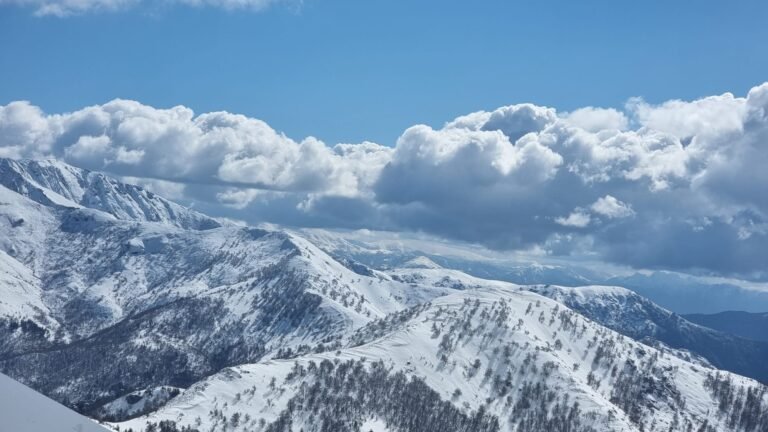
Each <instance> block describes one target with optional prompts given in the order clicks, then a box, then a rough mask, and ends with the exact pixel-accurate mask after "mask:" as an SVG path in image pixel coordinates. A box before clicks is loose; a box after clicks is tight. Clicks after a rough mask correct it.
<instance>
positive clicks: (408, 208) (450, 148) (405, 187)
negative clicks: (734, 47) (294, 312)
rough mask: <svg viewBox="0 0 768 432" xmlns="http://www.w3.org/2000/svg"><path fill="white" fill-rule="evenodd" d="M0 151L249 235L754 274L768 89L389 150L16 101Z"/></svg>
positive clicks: (561, 118)
mask: <svg viewBox="0 0 768 432" xmlns="http://www.w3.org/2000/svg"><path fill="white" fill-rule="evenodd" d="M0 156H5V157H14V158H20V157H31V158H43V157H54V158H59V159H62V160H65V161H66V162H69V163H71V164H73V165H76V166H80V167H83V168H88V169H93V170H102V171H106V172H109V173H112V174H115V175H119V176H123V177H125V178H130V179H131V180H132V181H134V182H137V183H140V184H142V185H144V186H146V187H148V188H152V189H155V190H157V191H159V192H160V193H163V192H164V191H165V192H166V193H167V194H170V195H173V197H175V198H177V199H182V200H186V201H187V202H194V203H195V204H196V205H198V206H200V208H202V209H204V210H208V211H210V212H213V213H219V214H226V215H229V216H233V217H239V218H243V219H246V220H249V221H251V222H256V221H268V222H276V223H283V224H292V225H302V226H327V227H358V228H374V229H393V230H412V231H422V232H427V233H431V234H436V235H439V236H442V237H445V238H450V239H458V240H464V241H470V242H475V243H480V244H484V245H486V246H490V247H493V248H497V249H509V250H511V249H515V250H529V251H530V250H533V251H538V252H540V253H546V254H552V255H581V256H583V255H589V256H591V257H592V258H599V259H602V260H605V261H609V262H614V263H619V264H625V265H630V266H634V267H638V268H668V269H675V270H700V271H704V272H707V273H711V274H717V275H737V276H740V277H749V278H762V279H764V278H766V258H765V257H766V256H768V219H767V218H768V170H766V169H765V167H766V166H768V83H766V84H763V85H761V86H758V87H755V88H753V89H751V90H750V91H749V93H748V94H747V95H746V97H736V96H734V95H732V94H724V95H720V96H712V97H707V98H703V99H700V100H695V101H679V100H674V101H669V102H666V103H663V104H659V105H651V104H648V103H645V102H644V101H642V100H641V99H633V100H630V101H629V102H628V103H627V105H626V107H625V109H624V110H615V109H603V108H595V107H585V108H582V109H579V110H575V111H572V112H569V113H558V112H557V111H556V110H555V109H553V108H548V107H541V106H536V105H532V104H520V105H511V106H506V107H501V108H499V109H496V110H494V111H490V112H486V111H482V112H475V113H471V114H468V115H465V116H462V117H459V118H456V119H454V120H452V121H449V122H447V123H446V124H445V125H443V126H442V127H440V128H434V127H430V126H427V125H414V126H412V127H410V128H408V129H407V130H405V131H404V132H403V134H402V135H401V136H400V138H399V139H398V140H397V143H396V144H395V145H394V147H388V146H383V145H379V144H375V143H371V142H364V143H359V144H336V145H333V146H329V145H326V144H325V143H323V142H321V141H319V140H317V139H315V138H313V137H308V138H304V139H302V140H294V139H291V138H289V137H287V136H285V135H284V134H282V133H279V132H277V131H275V130H274V129H272V128H271V127H270V126H269V125H267V124H266V123H264V122H263V121H260V120H257V119H253V118H248V117H245V116H241V115H236V114H231V113H227V112H214V113H205V114H199V115H195V114H194V113H193V112H192V111H191V110H190V109H188V108H185V107H181V106H178V107H173V108H169V109H158V108H154V107H150V106H147V105H143V104H141V103H139V102H135V101H127V100H114V101H112V102H109V103H106V104H104V105H99V106H92V107H87V108H83V109H81V110H79V111H75V112H72V113H66V114H46V113H44V112H43V111H42V110H41V109H40V108H38V107H36V106H34V105H32V104H31V103H29V102H13V103H10V104H8V105H5V106H2V107H0Z"/></svg>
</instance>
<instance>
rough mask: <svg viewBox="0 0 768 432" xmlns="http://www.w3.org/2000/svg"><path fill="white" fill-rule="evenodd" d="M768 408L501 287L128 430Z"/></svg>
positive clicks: (590, 420)
mask: <svg viewBox="0 0 768 432" xmlns="http://www.w3.org/2000/svg"><path fill="white" fill-rule="evenodd" d="M723 394H727V396H723ZM736 394H740V395H746V396H741V397H739V398H736V399H733V398H732V395H736ZM745 397H746V398H747V399H749V400H750V402H746V399H745ZM766 408H768V398H766V396H765V387H763V386H761V385H760V384H758V383H756V382H754V381H752V380H750V379H747V378H743V377H739V376H736V375H732V374H729V373H723V372H719V371H717V370H714V369H712V368H710V367H708V366H706V365H703V364H701V363H697V362H689V361H685V360H682V359H680V358H679V357H677V356H674V355H670V354H666V353H664V352H662V351H659V350H656V349H654V348H651V347H649V346H647V345H643V344H641V343H639V342H636V341H634V340H632V339H630V338H626V337H624V336H622V335H620V334H618V333H616V332H613V331H611V330H608V329H606V328H605V327H602V326H600V325H598V324H597V323H595V322H593V321H590V320H589V319H587V318H585V317H583V316H581V315H579V314H578V313H576V312H574V311H573V310H571V309H569V308H567V307H565V306H563V305H562V304H560V303H558V302H556V301H553V300H551V299H549V298H546V297H542V296H540V295H537V294H535V293H532V292H530V291H527V290H525V289H523V288H520V287H513V286H507V287H499V286H495V287H485V288H476V289H469V290H466V291H457V292H455V293H454V294H451V295H448V296H444V297H440V298H438V299H435V300H434V301H432V302H430V303H426V304H423V305H420V306H416V307H414V308H411V309H408V310H406V311H403V312H400V313H397V314H393V315H391V316H389V317H386V318H383V319H380V320H376V321H374V322H372V323H370V324H368V325H366V326H365V327H363V328H361V329H359V330H357V331H356V332H354V333H352V335H351V336H350V337H348V338H346V339H345V342H344V347H343V348H341V349H338V350H333V351H326V352H321V353H316V354H307V355H300V356H296V357H293V358H290V359H283V360H274V359H273V360H268V361H261V362H258V363H254V364H249V365H242V366H238V367H233V368H228V369H226V370H224V371H222V372H220V373H218V374H216V375H214V376H212V377H210V378H208V379H206V380H204V381H202V382H200V383H198V384H196V385H194V386H192V387H190V388H189V389H187V390H186V391H184V392H183V393H182V394H181V395H180V396H178V397H176V398H175V399H173V400H171V401H170V402H169V403H168V404H167V405H166V406H165V407H163V408H161V409H160V410H158V411H156V412H154V413H152V414H150V415H148V416H145V417H141V418H137V419H134V420H131V421H129V422H126V423H121V424H120V427H121V429H125V428H133V429H134V430H139V429H140V428H142V427H144V426H145V425H146V424H148V423H149V424H152V423H158V422H160V421H174V422H176V423H177V424H178V425H179V426H190V427H193V428H196V429H198V430H206V431H207V430H216V431H221V430H228V431H248V430H267V431H288V430H305V431H310V430H312V431H314V430H318V431H319V430H334V431H347V430H349V431H357V430H368V428H375V427H377V428H379V429H375V430H425V431H426V430H435V431H437V430H477V431H494V430H518V431H544V430H551V431H617V430H621V431H641V430H644V431H668V430H673V431H678V430H680V431H684V430H704V431H721V430H733V431H736V430H765V428H766V427H768V414H766V412H765V411H764V410H765V409H766ZM732 419H735V420H732Z"/></svg>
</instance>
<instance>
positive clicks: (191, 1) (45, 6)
mask: <svg viewBox="0 0 768 432" xmlns="http://www.w3.org/2000/svg"><path fill="white" fill-rule="evenodd" d="M279 1H286V0H160V1H150V0H0V6H8V5H12V6H20V7H25V8H31V9H32V10H33V11H34V14H35V15H37V16H57V17H66V16H70V15H80V14H84V13H98V12H115V11H121V10H126V9H130V8H134V7H138V6H142V5H143V6H145V7H164V6H173V5H186V6H194V7H202V6H208V7H218V8H223V9H227V10H254V11H258V10H261V9H264V8H267V7H269V6H270V5H271V4H273V3H277V2H279Z"/></svg>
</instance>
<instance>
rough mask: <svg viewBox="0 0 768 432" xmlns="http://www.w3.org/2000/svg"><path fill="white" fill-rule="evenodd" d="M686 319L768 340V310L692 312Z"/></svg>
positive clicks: (717, 328)
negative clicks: (758, 311)
mask: <svg viewBox="0 0 768 432" xmlns="http://www.w3.org/2000/svg"><path fill="white" fill-rule="evenodd" d="M685 319H687V320H689V321H691V322H695V323H697V324H701V325H703V326H706V327H710V328H713V329H715V330H720V331H722V332H726V333H730V334H734V335H737V336H740V337H743V338H746V339H752V340H758V341H763V342H768V312H761V313H750V312H743V311H727V312H719V313H716V314H690V315H685Z"/></svg>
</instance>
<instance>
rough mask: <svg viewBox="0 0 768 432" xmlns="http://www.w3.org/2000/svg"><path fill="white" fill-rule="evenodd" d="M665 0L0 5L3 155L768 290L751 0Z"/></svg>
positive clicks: (29, 0) (243, 214) (253, 204)
mask: <svg viewBox="0 0 768 432" xmlns="http://www.w3.org/2000/svg"><path fill="white" fill-rule="evenodd" d="M669 3H672V2H634V3H632V4H630V3H626V4H625V3H621V5H620V6H619V4H618V2H565V1H563V2H511V1H504V2H493V1H488V2H472V3H470V2H400V1H387V2H384V1H381V2H379V1H358V2H352V1H348V2H338V1H330V0H311V1H310V0H307V1H304V2H291V1H288V0H285V1H280V0H178V1H173V2H171V1H163V2H152V1H148V0H0V40H2V41H3V43H2V44H0V156H2V157H11V158H55V159H60V160H63V161H65V162H67V163H70V164H72V165H75V166H78V167H82V168H86V169H91V170H99V171H104V172H107V173H109V174H111V175H115V176H118V177H121V178H123V179H124V180H126V181H129V182H132V183H136V184H140V185H142V186H145V187H147V188H149V189H151V190H153V191H156V192H158V193H160V194H162V195H165V196H167V197H169V198H171V199H175V200H178V201H180V202H182V203H186V204H188V205H191V206H194V207H195V208H198V209H200V210H202V211H205V212H207V213H210V214H213V215H216V216H223V217H230V218H235V219H239V220H244V221H246V222H249V223H260V222H269V223H277V224H282V225H288V226H298V227H323V228H350V229H358V228H366V229H377V230H390V231H408V232H418V233H427V234H430V235H435V236H438V237H441V238H445V239H449V240H458V241H464V242H469V243H473V244H480V245H484V246H487V247H490V248H493V249H495V250H499V251H524V252H526V253H529V254H541V255H547V256H554V257H574V258H575V257H578V258H580V259H591V260H602V261H605V262H606V263H611V264H617V265H622V266H629V267H632V268H637V269H669V270H675V271H690V272H696V273H697V274H704V275H710V276H723V277H740V278H744V279H750V280H758V281H766V280H768V266H767V264H768V262H766V258H765V257H767V256H768V194H766V193H765V191H766V190H768V172H766V170H765V166H766V165H768V83H766V81H768V56H766V55H764V52H765V49H764V45H765V41H767V40H768V26H765V25H764V23H763V22H762V21H763V19H762V18H763V17H765V16H766V12H768V5H766V4H765V3H764V2H734V3H733V4H731V3H728V4H727V3H725V2H706V1H702V2H697V3H696V5H695V7H692V6H691V4H690V3H683V2H679V3H674V4H669Z"/></svg>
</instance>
